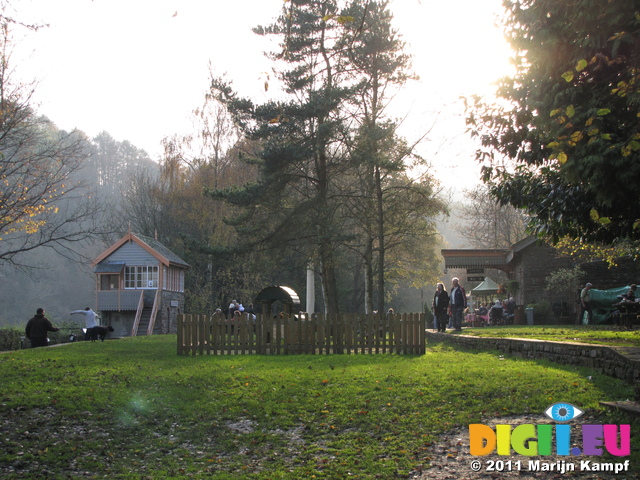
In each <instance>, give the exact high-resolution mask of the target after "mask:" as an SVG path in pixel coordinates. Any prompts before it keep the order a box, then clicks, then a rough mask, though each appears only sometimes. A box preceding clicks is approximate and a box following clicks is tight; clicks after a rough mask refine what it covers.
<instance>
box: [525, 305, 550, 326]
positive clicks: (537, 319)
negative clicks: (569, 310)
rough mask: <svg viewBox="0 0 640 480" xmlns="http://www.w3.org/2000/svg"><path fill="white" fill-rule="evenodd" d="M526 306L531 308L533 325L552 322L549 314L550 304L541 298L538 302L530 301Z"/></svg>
mask: <svg viewBox="0 0 640 480" xmlns="http://www.w3.org/2000/svg"><path fill="white" fill-rule="evenodd" d="M526 308H533V323H534V324H535V325H549V324H551V323H552V322H553V315H551V304H550V303H549V302H548V301H546V300H542V301H541V302H538V303H530V304H528V305H527V307H526Z"/></svg>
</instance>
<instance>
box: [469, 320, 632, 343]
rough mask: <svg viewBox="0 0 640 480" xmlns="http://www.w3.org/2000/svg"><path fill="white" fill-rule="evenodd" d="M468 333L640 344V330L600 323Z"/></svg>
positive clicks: (519, 327)
mask: <svg viewBox="0 0 640 480" xmlns="http://www.w3.org/2000/svg"><path fill="white" fill-rule="evenodd" d="M462 333H463V334H464V335H471V336H476V337H499V338H527V339H536V340H549V341H555V342H579V343H591V344H598V345H611V346H624V347H640V330H630V331H625V330H615V329H613V328H612V327H611V326H598V325H585V326H580V325H558V326H548V325H545V326H536V325H509V326H498V327H481V328H465V329H464V331H463V332H462Z"/></svg>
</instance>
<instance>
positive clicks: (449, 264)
mask: <svg viewBox="0 0 640 480" xmlns="http://www.w3.org/2000/svg"><path fill="white" fill-rule="evenodd" d="M441 253H442V256H443V257H444V267H445V268H479V267H487V268H505V267H506V266H507V254H508V253H509V250H441Z"/></svg>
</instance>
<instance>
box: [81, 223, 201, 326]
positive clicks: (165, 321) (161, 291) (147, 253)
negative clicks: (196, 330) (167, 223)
mask: <svg viewBox="0 0 640 480" xmlns="http://www.w3.org/2000/svg"><path fill="white" fill-rule="evenodd" d="M92 266H93V268H94V272H95V274H96V305H97V308H96V310H97V311H99V312H100V316H101V319H102V323H103V325H111V326H112V327H113V328H114V329H115V331H114V336H122V337H124V336H136V335H152V334H160V333H175V332H176V330H177V316H178V314H180V313H184V301H185V297H184V278H185V272H186V271H187V269H188V268H189V265H188V264H187V263H186V262H185V261H184V260H182V259H181V258H180V257H178V256H177V255H176V254H174V253H173V252H171V251H170V250H169V249H168V248H167V247H165V246H164V245H162V244H161V243H160V242H159V241H158V240H156V239H154V238H150V237H146V236H143V235H138V234H133V233H131V232H129V233H128V234H127V235H125V236H124V237H122V238H121V239H120V240H119V241H117V242H116V243H115V244H113V245H112V246H111V247H109V248H108V249H107V250H105V251H104V252H103V253H102V254H101V255H100V256H98V257H97V258H96V259H95V260H94V261H93V262H92Z"/></svg>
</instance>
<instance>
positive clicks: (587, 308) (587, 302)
mask: <svg viewBox="0 0 640 480" xmlns="http://www.w3.org/2000/svg"><path fill="white" fill-rule="evenodd" d="M592 288H593V285H591V284H590V283H587V284H586V285H585V286H584V288H583V289H582V291H581V292H580V323H582V324H583V325H590V324H591V323H592V321H593V309H592V308H591V292H590V290H591V289H592ZM585 313H586V314H587V318H586V319H585Z"/></svg>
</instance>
